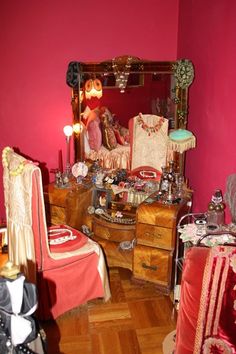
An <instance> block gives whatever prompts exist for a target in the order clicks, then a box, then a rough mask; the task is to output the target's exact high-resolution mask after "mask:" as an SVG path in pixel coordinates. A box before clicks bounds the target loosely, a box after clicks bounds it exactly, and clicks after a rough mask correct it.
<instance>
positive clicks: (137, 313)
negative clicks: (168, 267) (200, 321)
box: [42, 268, 176, 354]
mask: <svg viewBox="0 0 236 354" xmlns="http://www.w3.org/2000/svg"><path fill="white" fill-rule="evenodd" d="M110 286H111V293H112V298H111V300H110V301H109V302H108V303H104V302H103V301H102V300H101V299H98V300H94V301H90V302H89V303H87V304H86V305H83V306H81V307H79V308H77V309H75V310H72V311H70V312H68V313H66V314H64V315H63V316H60V317H59V318H58V319H57V320H56V321H55V322H54V321H47V322H43V323H42V326H43V328H44V330H45V332H46V334H47V340H48V354H59V353H60V354H160V353H162V342H163V339H164V338H165V336H166V335H167V334H168V333H169V332H171V331H172V330H173V329H175V326H176V313H175V310H174V308H173V304H172V301H171V299H170V297H168V296H165V295H162V294H160V293H158V292H157V291H156V289H155V286H154V285H152V284H145V285H143V286H140V284H135V283H134V282H132V279H131V272H130V271H129V270H127V269H122V268H112V269H110Z"/></svg>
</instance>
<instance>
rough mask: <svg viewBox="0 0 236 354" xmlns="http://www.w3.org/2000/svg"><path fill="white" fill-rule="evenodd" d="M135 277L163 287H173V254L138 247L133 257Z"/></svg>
mask: <svg viewBox="0 0 236 354" xmlns="http://www.w3.org/2000/svg"><path fill="white" fill-rule="evenodd" d="M133 257H134V258H133V262H134V264H133V275H134V277H135V278H137V279H142V280H147V281H150V282H153V283H156V284H159V285H161V286H163V287H166V288H170V287H171V275H172V258H173V254H172V252H169V251H166V250H161V249H157V248H151V247H147V246H139V245H138V246H136V247H135V248H134V256H133Z"/></svg>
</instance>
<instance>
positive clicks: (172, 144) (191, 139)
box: [168, 129, 196, 174]
mask: <svg viewBox="0 0 236 354" xmlns="http://www.w3.org/2000/svg"><path fill="white" fill-rule="evenodd" d="M168 145H169V149H170V150H172V151H175V152H177V153H179V154H180V158H179V168H180V173H181V174H182V173H183V153H184V152H185V151H187V150H190V149H193V148H195V147H196V138H195V136H194V135H193V133H192V132H190V131H189V130H186V129H177V130H174V131H172V132H170V134H169V142H168Z"/></svg>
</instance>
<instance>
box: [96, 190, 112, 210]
mask: <svg viewBox="0 0 236 354" xmlns="http://www.w3.org/2000/svg"><path fill="white" fill-rule="evenodd" d="M92 198H93V201H92V203H93V206H94V208H95V209H97V208H102V209H108V207H109V204H110V201H111V190H109V189H105V188H104V189H103V188H95V189H94V190H93V197H92Z"/></svg>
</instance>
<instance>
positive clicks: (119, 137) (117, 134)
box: [113, 128, 125, 145]
mask: <svg viewBox="0 0 236 354" xmlns="http://www.w3.org/2000/svg"><path fill="white" fill-rule="evenodd" d="M113 130H114V133H115V137H116V141H117V143H118V144H120V145H125V138H124V137H123V136H122V135H121V134H120V131H119V130H118V129H116V128H113Z"/></svg>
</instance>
